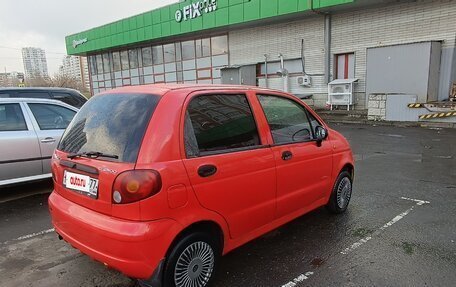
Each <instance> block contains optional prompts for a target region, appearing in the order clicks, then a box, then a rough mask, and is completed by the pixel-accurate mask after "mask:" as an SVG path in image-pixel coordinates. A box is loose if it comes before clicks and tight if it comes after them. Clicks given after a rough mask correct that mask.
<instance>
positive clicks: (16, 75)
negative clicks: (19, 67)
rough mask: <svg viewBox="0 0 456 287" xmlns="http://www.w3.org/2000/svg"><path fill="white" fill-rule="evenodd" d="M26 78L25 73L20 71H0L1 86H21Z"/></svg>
mask: <svg viewBox="0 0 456 287" xmlns="http://www.w3.org/2000/svg"><path fill="white" fill-rule="evenodd" d="M23 80H24V73H20V72H5V73H0V87H16V86H21V84H22V83H23Z"/></svg>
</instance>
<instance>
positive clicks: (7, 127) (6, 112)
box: [0, 104, 27, 132]
mask: <svg viewBox="0 0 456 287" xmlns="http://www.w3.org/2000/svg"><path fill="white" fill-rule="evenodd" d="M25 130H27V125H26V123H25V119H24V115H23V114H22V110H21V107H20V106H19V104H0V132H10V131H25Z"/></svg>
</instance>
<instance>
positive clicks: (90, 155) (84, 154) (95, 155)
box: [67, 151, 119, 159]
mask: <svg viewBox="0 0 456 287" xmlns="http://www.w3.org/2000/svg"><path fill="white" fill-rule="evenodd" d="M77 157H88V158H98V157H109V158H115V159H118V158H119V156H118V155H115V154H107V153H102V152H98V151H88V152H81V153H72V154H69V155H67V158H69V159H74V158H77Z"/></svg>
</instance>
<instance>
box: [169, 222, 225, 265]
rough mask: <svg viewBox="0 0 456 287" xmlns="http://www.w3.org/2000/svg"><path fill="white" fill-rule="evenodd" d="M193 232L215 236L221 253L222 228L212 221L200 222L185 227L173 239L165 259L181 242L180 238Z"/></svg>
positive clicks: (223, 237) (223, 238)
mask: <svg viewBox="0 0 456 287" xmlns="http://www.w3.org/2000/svg"><path fill="white" fill-rule="evenodd" d="M195 232H204V233H208V234H213V235H215V236H216V237H217V238H218V242H219V244H220V245H219V247H220V252H221V253H223V249H224V244H225V233H224V232H223V229H222V227H221V226H220V224H218V223H217V222H215V221H213V220H202V221H198V222H194V223H192V224H190V225H188V226H186V227H185V228H183V229H182V230H181V231H180V232H179V233H178V234H177V235H176V236H175V237H174V240H173V241H172V243H171V244H170V246H169V248H168V251H167V254H166V257H168V254H169V253H170V252H171V250H173V248H174V246H176V244H177V243H178V242H179V241H180V240H182V238H184V237H185V236H187V235H189V234H191V233H195Z"/></svg>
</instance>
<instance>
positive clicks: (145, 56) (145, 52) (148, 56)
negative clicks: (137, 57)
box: [142, 47, 152, 67]
mask: <svg viewBox="0 0 456 287" xmlns="http://www.w3.org/2000/svg"><path fill="white" fill-rule="evenodd" d="M142 62H143V66H144V67H149V66H152V48H151V47H145V48H142Z"/></svg>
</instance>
